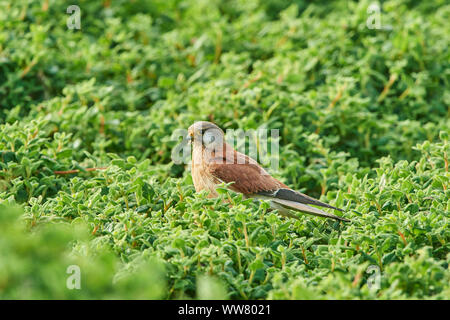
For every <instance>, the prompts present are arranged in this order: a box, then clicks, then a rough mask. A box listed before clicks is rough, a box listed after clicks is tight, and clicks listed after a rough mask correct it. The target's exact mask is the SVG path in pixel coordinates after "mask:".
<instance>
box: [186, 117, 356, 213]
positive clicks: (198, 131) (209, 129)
mask: <svg viewBox="0 0 450 320" xmlns="http://www.w3.org/2000/svg"><path fill="white" fill-rule="evenodd" d="M188 134H189V138H190V140H191V143H192V146H193V148H192V166H191V167H192V168H191V170H192V179H193V181H194V187H195V190H196V191H197V192H199V191H201V190H205V189H206V190H207V191H209V197H217V196H218V194H217V192H216V188H217V187H218V186H219V185H220V184H221V183H231V184H230V186H229V188H230V189H231V190H233V191H235V192H240V193H242V194H243V195H244V196H245V197H246V198H255V199H264V200H269V201H270V205H271V207H272V208H274V209H278V212H279V213H280V214H282V215H285V216H289V217H293V218H297V219H298V217H297V216H296V215H294V214H293V213H292V212H290V211H291V210H294V211H300V212H304V213H308V214H312V215H315V216H320V217H326V218H332V219H336V220H341V221H350V220H348V219H345V218H342V217H339V216H336V215H334V214H331V213H327V212H324V211H322V210H320V209H318V208H315V207H312V206H310V205H314V206H319V207H323V208H329V209H334V210H338V211H343V210H342V209H339V208H336V207H333V206H330V205H328V204H326V203H323V202H321V201H319V200H317V199H314V198H312V197H309V196H307V195H305V194H303V193H300V192H297V191H294V190H292V189H291V188H289V187H288V186H287V185H285V184H284V183H282V182H281V181H279V180H277V179H275V178H274V177H272V176H271V175H270V174H268V173H267V171H266V170H264V169H263V168H262V167H261V166H260V165H259V164H258V162H256V161H255V160H253V159H252V158H250V157H248V156H246V155H244V154H242V153H240V152H238V151H236V150H234V149H233V148H232V147H231V146H230V145H229V144H227V143H226V142H225V135H224V132H223V131H222V130H221V129H220V128H219V127H218V126H216V125H215V124H214V123H211V122H207V121H198V122H195V123H194V124H193V125H191V126H190V127H189V129H188Z"/></svg>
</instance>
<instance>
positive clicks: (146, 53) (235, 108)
mask: <svg viewBox="0 0 450 320" xmlns="http://www.w3.org/2000/svg"><path fill="white" fill-rule="evenodd" d="M377 3H379V5H380V8H381V12H380V22H381V28H379V29H369V28H368V27H367V19H368V18H369V16H370V14H369V13H368V7H369V5H370V4H372V2H371V1H301V0H297V1H284V0H279V1H276V0H269V1H257V0H245V1H244V0H229V1H219V0H217V1H215V0H213V1H211V0H197V1H175V0H164V1H159V0H157V1H144V0H135V1H126V0H118V1H109V0H104V1H71V3H70V5H78V6H79V7H80V10H81V29H80V30H69V29H68V27H67V19H68V18H69V17H70V14H68V13H67V12H66V10H67V7H68V6H69V4H68V3H67V2H65V1H58V0H53V1H52V0H34V1H26V2H20V1H8V0H6V1H1V2H0V129H1V130H0V152H1V154H0V155H1V157H0V203H3V206H2V207H1V212H0V220H1V221H2V222H1V224H0V229H1V234H2V235H1V237H0V298H117V297H119V298H179V297H189V298H240V299H242V298H244V299H245V298H278V299H299V298H380V297H381V298H449V288H448V283H449V272H448V262H449V259H450V257H449V254H448V252H449V251H448V249H449V245H448V240H449V231H448V213H449V189H448V185H449V183H448V182H449V174H448V154H449V144H448V132H449V129H448V128H449V127H450V126H449V125H450V120H449V115H450V109H449V105H450V91H449V87H450V86H449V76H450V73H449V70H450V68H449V64H450V56H449V52H450V51H449V50H448V45H449V39H450V37H449V35H448V30H449V28H450V26H449V21H450V19H449V16H450V6H449V5H448V3H447V2H446V1H444V0H433V1H413V0H391V1H380V2H377ZM197 120H210V121H214V122H216V123H217V124H218V125H219V126H221V127H222V128H225V129H226V128H229V129H238V128H241V129H244V130H248V129H257V128H267V129H280V137H281V140H280V144H281V148H280V150H281V153H280V169H279V170H278V171H276V172H273V173H274V174H275V175H276V176H277V177H279V178H280V179H281V180H282V181H283V182H284V183H286V184H288V185H290V186H292V187H293V188H296V189H298V190H301V191H304V192H307V193H308V194H310V195H312V196H315V197H321V198H322V199H323V200H324V201H329V202H330V203H332V204H336V205H338V206H343V207H345V208H347V209H350V208H354V209H356V210H358V211H359V212H362V215H357V214H356V213H352V212H348V213H347V217H348V218H350V219H352V221H353V223H352V224H348V225H345V226H339V225H337V224H335V223H333V222H329V221H324V220H321V219H319V218H312V217H303V216H302V217H301V219H300V220H299V221H289V220H288V221H286V220H284V219H282V218H280V217H278V216H277V215H274V214H270V213H268V212H267V208H266V207H265V206H264V204H262V205H259V204H255V203H252V202H249V201H246V200H242V199H240V198H239V196H237V195H234V194H224V195H223V196H224V197H231V199H233V203H234V205H235V206H233V207H232V208H229V207H228V206H226V205H223V204H220V203H219V201H217V202H216V201H214V200H207V199H205V198H204V197H203V196H202V195H196V194H194V192H193V188H192V181H191V179H190V174H189V171H188V170H187V169H188V168H187V166H185V165H183V164H175V163H173V162H172V161H171V152H172V150H173V148H174V147H175V146H176V145H177V144H178V143H179V141H177V140H175V139H172V137H171V136H172V133H173V131H174V130H175V129H179V128H187V127H188V126H189V125H190V124H192V123H193V122H194V121H197ZM86 168H102V170H93V171H86V170H85V169H86ZM103 168H106V169H104V170H103ZM68 170H77V172H74V173H71V174H69V173H68V172H67V171H68ZM61 172H65V173H64V174H63V173H61ZM17 211H18V212H17ZM73 264H75V265H79V266H80V268H81V271H82V279H83V280H82V290H68V289H67V288H66V285H65V283H66V279H67V277H68V274H67V273H66V269H67V266H68V265H73ZM369 265H376V266H377V267H378V268H379V270H380V272H381V274H382V277H381V288H380V290H378V291H371V290H369V288H368V287H367V280H368V278H369V277H370V274H368V273H367V272H366V270H367V267H368V266H369ZM83 281H84V282H83Z"/></svg>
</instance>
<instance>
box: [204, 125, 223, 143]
mask: <svg viewBox="0 0 450 320" xmlns="http://www.w3.org/2000/svg"><path fill="white" fill-rule="evenodd" d="M220 137H221V135H220V132H219V131H218V130H214V129H209V130H206V131H205V132H204V133H203V144H204V145H205V146H208V145H215V144H217V143H220V140H221V139H220Z"/></svg>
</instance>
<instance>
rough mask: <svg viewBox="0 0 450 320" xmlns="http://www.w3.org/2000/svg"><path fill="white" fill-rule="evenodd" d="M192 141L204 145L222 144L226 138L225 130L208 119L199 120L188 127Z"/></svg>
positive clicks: (214, 145)
mask: <svg viewBox="0 0 450 320" xmlns="http://www.w3.org/2000/svg"><path fill="white" fill-rule="evenodd" d="M188 135H189V138H190V139H191V142H193V143H194V144H196V143H198V144H201V145H203V146H204V147H216V146H219V145H220V146H221V145H222V144H223V143H224V141H225V139H224V136H225V134H224V132H223V131H222V129H220V128H219V127H218V126H216V125H215V124H214V123H212V122H208V121H197V122H195V123H194V124H193V125H191V126H190V127H189V129H188Z"/></svg>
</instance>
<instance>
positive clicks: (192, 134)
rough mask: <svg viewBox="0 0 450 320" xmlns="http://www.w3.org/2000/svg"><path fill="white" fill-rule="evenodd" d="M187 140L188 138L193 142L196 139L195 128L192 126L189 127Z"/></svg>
mask: <svg viewBox="0 0 450 320" xmlns="http://www.w3.org/2000/svg"><path fill="white" fill-rule="evenodd" d="M186 140H188V141H189V143H192V141H193V140H194V130H192V129H191V128H189V129H188V135H187V137H186Z"/></svg>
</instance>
